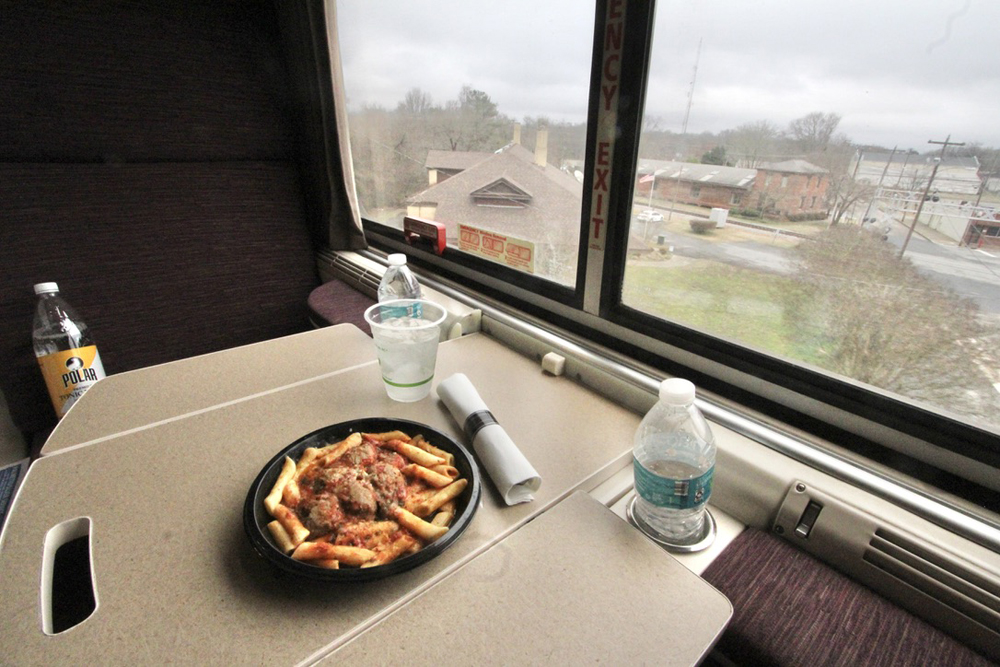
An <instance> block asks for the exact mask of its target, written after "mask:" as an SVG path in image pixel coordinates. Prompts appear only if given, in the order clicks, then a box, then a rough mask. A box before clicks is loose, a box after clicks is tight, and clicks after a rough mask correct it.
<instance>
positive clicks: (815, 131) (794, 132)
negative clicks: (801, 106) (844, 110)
mask: <svg viewBox="0 0 1000 667" xmlns="http://www.w3.org/2000/svg"><path fill="white" fill-rule="evenodd" d="M838 125H840V114H836V113H823V112H821V111H814V112H812V113H810V114H806V115H805V116H802V117H801V118H796V119H795V120H793V121H792V122H791V123H789V124H788V134H789V135H790V136H791V137H792V139H794V140H795V141H796V143H798V145H799V148H800V149H801V150H802V151H803V152H805V153H812V152H816V151H821V150H823V149H825V148H826V147H827V145H829V143H830V140H831V139H833V135H834V132H836V131H837V126H838Z"/></svg>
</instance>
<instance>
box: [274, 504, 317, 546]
mask: <svg viewBox="0 0 1000 667" xmlns="http://www.w3.org/2000/svg"><path fill="white" fill-rule="evenodd" d="M271 514H272V516H274V518H275V519H277V520H278V521H279V522H280V523H281V527H282V528H284V529H285V532H287V533H288V537H290V538H291V540H292V545H293V546H296V547H297V546H298V545H300V544H302V543H303V542H304V541H305V540H306V538H307V537H309V529H308V528H306V527H305V526H303V525H302V522H301V521H299V517H298V516H296V514H295V512H293V511H292V510H290V509H288V508H287V507H285V506H284V505H282V504H280V503H279V504H278V505H275V507H274V512H272V513H271Z"/></svg>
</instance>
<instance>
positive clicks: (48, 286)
mask: <svg viewBox="0 0 1000 667" xmlns="http://www.w3.org/2000/svg"><path fill="white" fill-rule="evenodd" d="M58 291H59V285H57V284H56V283H38V284H37V285H35V294H46V293H48V292H58Z"/></svg>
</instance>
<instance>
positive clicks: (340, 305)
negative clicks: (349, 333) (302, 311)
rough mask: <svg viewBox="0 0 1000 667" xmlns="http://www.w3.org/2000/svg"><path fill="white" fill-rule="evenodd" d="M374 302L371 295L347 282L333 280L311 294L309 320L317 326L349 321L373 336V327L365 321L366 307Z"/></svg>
mask: <svg viewBox="0 0 1000 667" xmlns="http://www.w3.org/2000/svg"><path fill="white" fill-rule="evenodd" d="M374 303H375V300H374V299H372V298H371V297H370V296H368V295H367V294H363V293H362V292H359V291H358V290H356V289H354V288H353V287H351V286H350V285H348V284H347V283H344V282H341V281H339V280H331V281H330V282H328V283H323V284H322V285H320V286H319V287H317V288H316V289H314V290H313V291H312V292H311V293H310V294H309V320H310V321H311V322H312V323H313V326H316V327H327V326H330V325H332V324H342V323H344V322H348V323H350V324H353V325H355V326H357V327H358V328H359V329H361V330H362V331H364V332H365V333H366V334H368V335H369V336H371V335H372V331H371V327H369V326H368V323H367V322H365V309H366V308H368V306H370V305H372V304H374Z"/></svg>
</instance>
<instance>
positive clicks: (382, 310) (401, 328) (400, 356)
mask: <svg viewBox="0 0 1000 667" xmlns="http://www.w3.org/2000/svg"><path fill="white" fill-rule="evenodd" d="M444 317H445V310H444V308H442V307H441V306H439V305H437V304H435V303H433V302H430V301H422V300H416V299H400V300H396V301H388V302H383V303H381V304H376V305H375V306H372V307H371V308H369V309H368V310H366V311H365V319H367V320H368V324H369V326H371V330H372V338H373V339H374V340H375V349H376V351H377V353H378V361H379V367H380V369H381V371H382V380H383V382H384V384H385V390H386V393H387V394H388V395H389V398H391V399H393V400H395V401H401V402H404V403H409V402H413V401H419V400H420V399H422V398H424V397H425V396H427V395H428V394H429V393H430V389H431V380H433V379H434V366H435V364H436V362H437V348H438V340H439V339H440V335H441V330H440V324H441V322H442V321H443V320H444Z"/></svg>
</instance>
